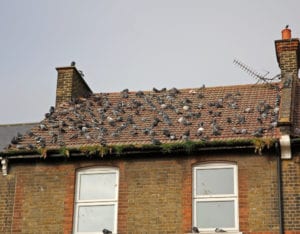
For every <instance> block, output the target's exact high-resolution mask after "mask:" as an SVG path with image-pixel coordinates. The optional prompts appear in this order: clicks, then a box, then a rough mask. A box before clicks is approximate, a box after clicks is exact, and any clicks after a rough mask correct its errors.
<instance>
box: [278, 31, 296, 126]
mask: <svg viewBox="0 0 300 234" xmlns="http://www.w3.org/2000/svg"><path fill="white" fill-rule="evenodd" d="M281 33H282V39H281V40H276V41H275V48H276V56H277V62H278V65H279V68H280V70H281V105H280V111H279V120H278V124H279V125H280V126H290V125H291V124H292V122H293V115H292V114H293V106H294V96H295V86H296V83H297V82H298V70H299V64H300V63H299V61H300V57H299V55H300V53H299V52H300V50H299V44H300V43H299V39H294V38H292V37H291V30H290V29H289V28H288V26H286V28H285V29H283V30H282V32H281ZM286 129H288V128H286Z"/></svg>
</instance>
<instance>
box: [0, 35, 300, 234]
mask: <svg viewBox="0 0 300 234" xmlns="http://www.w3.org/2000/svg"><path fill="white" fill-rule="evenodd" d="M282 33H283V38H282V39H281V40H276V41H275V51H276V56H277V61H278V64H279V67H280V69H281V79H280V81H279V82H270V83H263V84H249V85H235V86H220V87H199V88H190V89H176V88H171V89H155V88H153V90H151V91H129V90H127V89H124V90H123V91H121V92H115V93H95V92H93V91H92V90H91V89H90V88H89V86H88V84H87V83H86V82H85V81H84V79H83V77H82V76H81V74H80V73H79V72H78V70H77V69H76V67H75V64H74V63H72V64H71V66H67V67H60V68H57V72H58V78H57V90H56V106H55V108H54V107H51V108H50V110H49V113H47V114H46V115H45V116H46V117H45V119H44V120H42V121H41V122H40V123H38V124H36V125H35V126H34V127H32V128H31V129H30V131H28V132H27V133H26V134H24V135H22V136H20V135H19V136H17V137H14V138H13V139H12V141H11V143H10V145H9V146H8V147H7V149H6V150H4V151H2V152H1V154H0V156H1V164H2V173H3V176H1V177H0V199H1V200H0V210H1V213H0V224H1V225H0V232H1V233H102V232H103V233H110V232H112V233H119V234H123V233H124V234H125V233H151V234H152V233H179V234H182V233H197V232H200V233H216V232H228V233H249V234H250V233H257V234H258V233H259V234H262V233H300V182H299V181H300V148H299V144H300V140H299V139H300V138H299V136H300V111H299V110H300V83H299V79H298V69H299V64H300V59H299V48H300V47H299V45H300V41H299V40H298V39H292V38H291V37H290V31H289V29H285V30H283V32H282ZM286 33H287V34H288V35H287V36H286Z"/></svg>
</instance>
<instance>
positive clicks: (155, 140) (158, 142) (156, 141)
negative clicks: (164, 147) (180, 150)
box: [151, 138, 161, 145]
mask: <svg viewBox="0 0 300 234" xmlns="http://www.w3.org/2000/svg"><path fill="white" fill-rule="evenodd" d="M151 142H152V144H153V145H161V142H160V141H159V140H158V139H155V138H152V139H151Z"/></svg>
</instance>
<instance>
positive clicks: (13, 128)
mask: <svg viewBox="0 0 300 234" xmlns="http://www.w3.org/2000/svg"><path fill="white" fill-rule="evenodd" d="M36 124H37V123H20V124H3V125H2V124H1V125H0V151H3V150H4V149H5V147H6V146H7V145H9V144H10V141H11V139H12V138H13V137H14V136H18V134H25V133H26V132H27V131H28V130H30V129H31V128H33V127H34V126H35V125H36Z"/></svg>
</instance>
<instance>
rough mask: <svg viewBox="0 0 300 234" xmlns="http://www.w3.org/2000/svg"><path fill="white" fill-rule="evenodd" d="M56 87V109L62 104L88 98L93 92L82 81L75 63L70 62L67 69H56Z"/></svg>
mask: <svg viewBox="0 0 300 234" xmlns="http://www.w3.org/2000/svg"><path fill="white" fill-rule="evenodd" d="M56 70H57V72H58V75H57V86H56V107H58V106H59V105H60V104H61V103H63V102H68V101H71V100H72V99H76V98H79V97H88V96H90V95H91V94H92V93H93V92H92V90H91V89H90V87H89V86H88V85H87V83H86V82H85V80H84V79H83V75H82V73H80V72H79V71H78V70H77V69H76V67H75V62H72V63H71V65H70V66H68V67H58V68H56Z"/></svg>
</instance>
